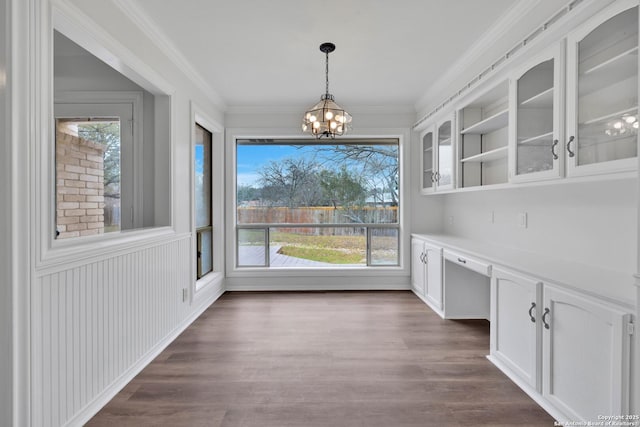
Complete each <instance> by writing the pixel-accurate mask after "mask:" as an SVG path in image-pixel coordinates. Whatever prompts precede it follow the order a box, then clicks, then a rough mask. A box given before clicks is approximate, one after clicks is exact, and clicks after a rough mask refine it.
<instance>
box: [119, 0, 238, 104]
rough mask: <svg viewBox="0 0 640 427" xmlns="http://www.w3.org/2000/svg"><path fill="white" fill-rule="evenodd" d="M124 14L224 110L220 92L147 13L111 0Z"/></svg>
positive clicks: (125, 0) (127, 2)
mask: <svg viewBox="0 0 640 427" xmlns="http://www.w3.org/2000/svg"><path fill="white" fill-rule="evenodd" d="M112 3H113V4H115V5H116V6H117V7H118V8H119V9H120V10H121V11H122V12H123V13H124V14H125V15H127V16H128V17H129V19H131V21H132V22H133V23H134V24H135V25H136V26H137V27H138V28H140V30H141V31H142V32H143V33H145V34H146V35H147V37H149V39H150V40H152V41H153V42H154V43H155V44H156V45H157V46H158V47H159V48H160V50H162V52H164V54H165V55H167V57H168V58H169V59H170V60H171V62H173V63H174V64H175V65H176V66H177V67H178V68H179V69H180V70H181V71H182V72H183V73H184V74H185V75H186V77H187V78H188V79H189V80H191V81H193V82H194V83H195V84H196V85H197V86H198V87H199V88H200V89H201V90H202V91H203V92H204V93H205V95H206V96H207V97H208V98H209V100H211V102H212V103H213V104H214V105H215V106H216V107H218V108H220V109H222V110H224V109H225V108H226V104H225V102H224V100H223V99H222V97H221V96H220V94H218V92H217V91H216V90H215V89H213V87H211V85H210V84H209V82H208V81H207V79H205V78H204V77H203V76H202V75H201V74H200V73H199V72H198V71H197V70H196V68H195V67H194V66H193V65H192V64H191V62H190V61H189V60H188V59H187V57H185V56H184V55H183V54H182V52H181V51H180V50H179V49H178V48H177V47H176V46H175V45H174V44H173V42H171V40H170V39H169V37H167V36H166V34H165V33H164V31H162V30H161V29H160V28H159V27H158V25H157V24H156V23H155V22H153V20H151V18H149V17H148V16H147V14H146V13H145V12H144V11H143V10H142V8H141V7H140V6H138V5H137V4H136V3H135V2H132V1H130V0H112Z"/></svg>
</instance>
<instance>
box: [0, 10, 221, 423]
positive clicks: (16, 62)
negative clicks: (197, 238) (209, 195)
mask: <svg viewBox="0 0 640 427" xmlns="http://www.w3.org/2000/svg"><path fill="white" fill-rule="evenodd" d="M0 1H2V2H3V3H1V4H2V5H4V4H5V1H6V0H0ZM77 3H78V5H79V7H81V8H82V10H81V9H78V8H76V7H75V6H73V2H68V1H54V0H12V3H11V4H12V6H13V7H15V8H16V10H17V12H16V13H17V15H19V20H18V19H16V20H14V21H12V22H19V24H20V25H17V26H16V34H17V35H18V37H14V38H13V40H12V42H13V45H12V51H13V52H14V53H15V57H13V58H12V59H13V63H12V67H13V69H14V70H15V76H16V78H15V79H12V80H11V81H10V84H11V91H12V93H15V94H16V96H15V98H14V99H12V104H11V111H12V112H13V113H15V114H14V115H13V116H12V117H11V118H12V122H13V126H12V127H11V128H10V129H11V132H12V138H11V141H10V144H3V145H2V147H1V148H0V150H1V151H0V162H5V161H7V160H5V159H6V158H7V157H11V167H10V168H5V167H2V168H0V169H1V170H0V174H2V176H1V177H2V178H3V179H2V180H1V181H2V182H1V183H0V195H2V196H4V195H5V193H7V192H10V194H8V196H10V198H12V200H13V201H15V204H14V206H12V210H13V212H18V213H19V215H18V216H17V217H16V216H15V215H14V217H12V218H11V227H10V228H11V229H12V230H19V232H18V231H16V233H13V234H11V235H10V238H9V239H6V240H7V241H5V239H0V241H2V243H0V245H2V246H0V250H1V251H2V252H1V255H7V256H6V257H5V256H0V258H2V260H1V261H0V262H9V263H10V264H11V267H12V269H8V268H7V269H5V268H4V264H3V265H2V267H3V268H2V271H1V273H0V274H2V275H3V276H2V281H1V282H0V286H2V287H1V288H0V316H11V315H13V317H12V322H13V323H11V322H5V320H6V319H5V317H1V318H0V321H1V326H0V356H1V357H2V363H0V392H2V398H1V400H0V405H1V406H0V425H20V426H23V425H24V426H27V425H32V426H39V425H82V424H83V423H84V422H85V421H86V420H87V419H88V418H89V417H90V416H91V415H92V414H93V413H95V411H97V410H98V409H99V408H100V407H101V406H102V405H103V404H105V403H106V402H107V401H108V400H109V399H110V398H111V397H112V396H113V395H114V394H115V393H116V392H117V391H118V390H119V388H121V387H122V386H124V385H125V384H126V383H127V382H128V381H129V380H130V379H131V378H132V377H133V376H134V375H135V374H136V373H137V372H138V371H139V370H140V369H142V368H143V367H144V366H145V364H146V363H148V362H149V361H150V360H151V359H152V358H153V357H154V356H155V355H156V354H157V353H158V352H159V351H161V350H162V348H163V347H164V346H165V345H167V344H168V343H169V342H170V341H171V340H172V339H173V338H174V337H175V336H176V335H177V334H179V333H180V331H181V330H183V328H185V327H186V326H188V324H190V322H191V321H193V319H194V318H195V317H196V316H198V315H199V313H201V312H202V310H204V309H205V308H206V307H207V306H208V305H209V304H211V302H212V301H214V300H215V299H216V298H217V297H218V296H219V295H220V294H221V293H222V292H223V291H224V287H223V285H224V284H223V282H222V278H221V277H219V278H218V280H216V281H211V282H210V283H208V284H207V285H206V286H204V287H203V288H202V289H201V290H200V291H199V292H198V293H197V294H195V295H187V298H186V300H185V299H183V291H184V290H185V289H186V290H187V291H189V290H192V289H193V287H194V284H193V283H192V282H193V277H194V276H193V268H194V262H193V259H192V255H191V254H192V247H193V244H194V243H193V239H192V234H191V232H192V215H191V194H192V191H191V180H192V178H191V176H192V154H191V144H192V135H191V129H192V123H191V122H192V114H191V102H192V101H194V102H196V103H197V104H198V106H199V108H200V110H201V111H202V114H206V116H207V117H209V118H211V120H210V121H212V122H216V124H217V125H218V126H219V129H221V128H222V114H221V112H220V109H219V106H218V105H215V104H214V103H212V102H211V101H210V99H209V97H208V96H207V95H206V94H205V92H206V91H205V90H202V88H200V87H198V86H197V85H196V84H194V83H193V79H191V78H189V77H188V76H187V75H186V74H185V72H184V71H183V70H182V69H181V68H180V67H179V66H178V65H176V64H174V63H173V62H172V61H171V60H170V59H169V58H168V57H167V56H166V55H164V54H163V53H162V50H161V49H159V48H158V47H156V46H155V45H154V43H153V41H152V40H150V39H149V37H147V36H146V35H145V34H143V33H142V32H141V31H140V27H139V26H138V25H136V24H134V23H133V22H131V21H129V20H128V19H127V18H126V17H125V16H124V15H123V14H122V13H120V12H119V11H118V10H117V9H115V8H114V6H113V4H112V3H111V2H102V1H93V0H82V1H78V2H77ZM52 12H53V13H55V14H56V19H59V20H60V22H62V23H63V24H64V26H65V28H67V29H68V28H71V29H72V32H74V35H78V34H81V35H82V37H84V38H85V40H84V42H85V43H86V45H91V46H99V48H100V49H99V50H100V53H101V54H102V55H106V57H108V58H110V60H111V61H112V62H110V65H112V66H113V67H115V68H117V69H118V70H119V71H122V72H125V71H126V72H127V73H133V74H135V75H134V76H133V77H132V76H131V75H130V74H127V76H128V77H129V78H130V79H131V80H133V81H134V82H135V84H136V85H138V86H140V87H143V88H144V89H145V90H147V91H148V92H149V93H151V94H153V95H160V96H159V98H160V99H161V100H162V102H160V104H158V103H156V105H155V107H156V108H155V109H156V111H158V109H159V108H158V106H159V105H160V107H161V108H162V107H167V108H166V109H167V111H169V114H168V117H169V119H166V118H165V119H164V122H163V127H162V134H163V136H166V137H167V138H170V139H171V144H172V145H171V148H170V149H169V150H166V151H167V152H166V154H161V155H158V153H154V154H155V155H156V164H158V162H160V164H161V167H159V168H158V169H156V170H154V171H152V173H153V176H154V178H156V179H157V178H159V179H161V180H162V181H161V182H162V186H163V191H164V193H163V197H164V200H162V201H160V202H159V201H158V200H157V199H156V200H155V204H156V205H157V204H158V203H160V204H161V205H162V204H163V203H170V204H171V208H170V209H168V211H169V212H167V213H166V214H164V213H163V217H162V219H161V221H160V222H161V223H166V224H169V225H170V227H164V228H159V229H155V230H140V231H133V232H128V233H123V234H122V235H118V236H115V237H110V236H105V239H103V240H100V241H94V240H90V239H89V240H85V241H82V242H80V241H78V242H70V243H68V246H62V247H61V246H60V245H58V246H57V247H56V245H52V244H51V241H50V235H49V234H48V233H47V230H48V229H47V224H49V223H50V222H51V220H50V218H51V217H52V215H53V212H52V211H51V212H50V211H49V206H50V203H51V202H50V199H51V195H50V194H49V192H50V191H49V187H50V185H49V182H50V181H49V179H48V176H49V175H48V171H49V170H50V169H51V167H52V165H51V164H50V161H51V156H50V153H52V152H53V151H52V148H53V141H52V140H51V131H50V130H51V124H52V115H53V110H52V106H53V87H52V85H51V82H52V72H53V62H52V53H53V52H51V50H50V49H51V48H52V47H53V18H52ZM85 12H86V13H85ZM1 16H3V17H4V16H6V15H4V14H2V15H1ZM57 22H58V21H57ZM0 65H2V64H0ZM85 65H86V66H87V67H89V68H90V67H91V64H85ZM94 65H95V64H94ZM102 75H104V73H102ZM112 77H113V76H112ZM105 80H108V83H106V84H105V88H111V89H112V88H113V84H119V83H118V81H117V80H118V78H117V77H115V78H112V79H109V78H107V79H105ZM82 83H90V82H88V81H84V82H82ZM95 83H96V82H95V81H94V82H92V83H91V89H92V90H95V89H96V86H95ZM120 83H121V82H120ZM82 89H84V88H82ZM163 94H164V95H163ZM157 98H158V96H157ZM161 108H160V109H161ZM1 112H2V111H1V110H0V113H1ZM0 117H2V118H1V119H0V120H4V119H5V117H4V115H2V114H0ZM2 129H5V127H4V126H2ZM3 139H4V138H3ZM218 140H220V136H219V135H218ZM216 149H217V152H216V153H215V154H216V155H217V156H218V157H219V158H222V155H223V151H224V150H223V146H222V144H219V145H218V146H217V147H216ZM7 153H10V154H11V156H5V155H4V154H7ZM5 174H10V176H11V179H7V180H5V179H4V178H6V176H5ZM9 185H10V186H11V187H10V188H9V187H8V186H9ZM221 192H222V191H221V190H219V193H221ZM219 202H221V201H219ZM7 213H8V212H6V211H5V210H3V211H2V214H1V215H2V216H0V227H1V228H0V231H7V230H6V228H8V226H9V224H7V222H6V221H7V218H6V215H7ZM156 223H158V221H157V220H156ZM107 237H108V238H107ZM218 250H221V248H219V249H218ZM8 251H10V252H9V253H7V252H8ZM8 255H11V256H10V257H9V256H8ZM14 267H15V268H14ZM5 274H7V275H8V274H11V277H10V278H9V280H7V281H5V280H4V279H5V277H4V275H5ZM5 283H6V284H7V285H8V286H9V288H11V289H13V290H14V295H13V300H12V301H11V300H8V299H7V298H4V297H5V296H7V295H8V293H7V289H6V287H5ZM7 325H11V326H9V327H12V330H11V334H12V336H11V337H7V330H6V329H5V327H6V326H7ZM134 336H135V337H136V339H132V337H134ZM7 341H9V342H7ZM5 352H8V353H13V354H14V355H15V356H14V357H13V360H9V359H7V357H6V354H8V353H5ZM5 359H7V360H5ZM5 362H6V363H5ZM7 375H10V376H13V377H14V380H13V382H12V381H11V380H9V379H7ZM7 390H8V391H9V392H10V396H11V398H8V397H7V395H6V393H5V392H6V391H7ZM11 399H13V402H12V401H11ZM12 403H13V407H14V408H15V410H14V412H13V414H12V413H11V410H7V405H12Z"/></svg>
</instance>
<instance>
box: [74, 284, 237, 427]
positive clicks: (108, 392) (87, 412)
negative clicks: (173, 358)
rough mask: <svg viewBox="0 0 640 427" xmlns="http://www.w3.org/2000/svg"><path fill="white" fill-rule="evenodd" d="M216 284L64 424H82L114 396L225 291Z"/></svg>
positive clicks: (221, 285) (222, 286)
mask: <svg viewBox="0 0 640 427" xmlns="http://www.w3.org/2000/svg"><path fill="white" fill-rule="evenodd" d="M216 285H217V289H215V291H213V292H212V294H211V296H210V297H209V298H207V299H202V301H201V302H200V303H199V304H198V306H197V307H196V308H195V309H194V311H193V312H192V313H191V314H190V315H189V316H188V317H187V318H185V319H184V320H183V321H182V322H181V323H180V324H178V325H177V326H176V328H174V329H173V331H171V332H170V333H169V334H168V335H167V336H166V337H165V338H164V339H162V340H161V341H159V342H158V343H157V344H156V345H155V346H153V347H152V348H151V349H150V350H149V351H148V352H147V353H146V354H145V355H144V356H142V357H141V358H140V359H139V360H138V361H137V362H136V363H135V364H134V365H132V366H131V367H130V368H129V369H127V370H126V371H125V372H124V373H123V374H122V375H120V376H119V377H118V378H117V379H116V380H115V381H114V382H112V383H111V384H110V385H109V386H107V387H106V388H105V389H104V390H103V391H102V393H100V394H98V395H97V396H96V397H95V398H94V399H93V400H92V401H91V402H89V403H88V404H87V405H86V406H85V407H84V408H83V409H82V410H80V411H79V412H78V413H77V414H76V415H75V416H73V417H72V418H71V419H70V420H69V421H68V422H67V423H66V424H65V426H69V427H71V426H74V427H75V426H83V425H84V424H85V423H86V422H87V421H89V420H90V419H91V418H92V417H93V416H94V415H95V414H97V413H98V411H100V409H102V408H103V407H104V406H105V405H106V404H107V403H109V401H110V400H111V399H113V398H114V397H115V395H116V394H118V392H119V391H120V390H122V389H123V388H124V387H125V386H126V385H127V384H128V383H129V382H130V381H131V380H132V379H133V378H134V377H135V376H136V375H138V374H139V373H140V372H141V371H142V370H143V369H144V368H145V367H146V366H147V365H148V364H149V363H151V362H152V361H153V359H155V358H156V357H158V355H159V354H160V353H162V351H163V350H164V349H165V348H167V346H168V345H169V344H171V343H172V342H173V341H174V340H175V339H176V338H177V337H178V336H179V335H180V334H181V333H182V332H184V330H185V329H187V328H188V327H189V325H191V324H192V323H193V322H194V321H195V320H196V319H197V318H198V317H200V315H201V314H202V313H203V312H204V311H205V310H206V309H207V308H209V306H210V305H211V304H213V303H214V302H215V301H216V300H217V299H218V298H220V296H222V294H224V292H225V287H224V283H223V282H222V281H221V282H219V283H218V284H216Z"/></svg>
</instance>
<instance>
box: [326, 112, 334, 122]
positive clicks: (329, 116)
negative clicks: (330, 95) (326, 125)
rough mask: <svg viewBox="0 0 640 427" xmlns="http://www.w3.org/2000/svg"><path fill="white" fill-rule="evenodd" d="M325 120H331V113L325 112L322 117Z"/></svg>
mask: <svg viewBox="0 0 640 427" xmlns="http://www.w3.org/2000/svg"><path fill="white" fill-rule="evenodd" d="M324 117H325V118H326V119H327V120H331V119H333V113H332V112H331V111H327V112H326V113H325V115H324Z"/></svg>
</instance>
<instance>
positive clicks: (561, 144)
mask: <svg viewBox="0 0 640 427" xmlns="http://www.w3.org/2000/svg"><path fill="white" fill-rule="evenodd" d="M501 77H502V78H501ZM451 108H452V110H454V111H453V113H450V114H452V115H455V118H456V120H453V119H451V124H452V125H456V127H455V131H454V132H453V133H452V134H451V138H450V139H449V133H448V132H447V130H448V127H447V126H448V125H449V123H448V120H447V121H446V122H447V123H446V124H445V126H444V128H443V129H441V126H442V125H443V124H444V122H431V123H426V128H425V129H429V130H427V131H423V132H424V133H422V138H423V141H422V143H423V147H425V146H428V145H429V144H431V147H432V150H433V153H432V154H426V151H425V152H424V153H425V154H423V162H424V167H423V179H422V184H423V185H422V189H423V193H430V192H433V191H438V190H441V191H445V190H449V191H450V190H455V189H461V188H482V187H487V186H496V185H505V184H510V183H514V184H515V183H521V182H532V181H543V180H549V179H558V178H565V177H567V178H573V177H580V176H586V175H600V174H612V173H620V172H629V171H634V170H636V169H637V155H638V126H639V124H640V121H639V117H638V0H619V1H616V2H613V3H612V4H611V5H610V6H608V7H606V8H604V9H602V10H601V11H600V12H598V13H597V14H596V15H594V16H592V17H591V18H590V19H588V20H587V21H585V22H583V23H581V24H580V25H578V26H577V27H576V28H574V29H572V30H571V31H570V32H568V33H567V34H566V35H565V36H564V37H562V38H561V39H559V40H557V41H556V42H555V43H552V44H550V45H549V47H547V48H544V49H543V50H541V51H539V52H536V53H535V55H534V56H533V57H531V58H530V57H527V60H526V61H525V60H522V61H520V63H519V65H518V66H517V67H512V69H508V70H506V71H505V72H503V73H501V74H498V75H496V78H495V79H488V80H487V82H486V83H484V84H482V85H479V86H478V88H477V89H476V90H473V91H470V92H469V93H468V95H465V96H464V97H463V98H461V100H460V101H459V102H458V103H457V104H452V107H451ZM443 114H447V113H439V114H438V115H437V116H436V117H442V116H443ZM439 133H440V135H442V136H446V137H445V138H441V137H440V136H439ZM427 141H429V142H427ZM449 142H451V143H452V145H451V146H449ZM438 144H442V146H441V147H440V148H438ZM451 155H454V156H455V163H454V164H449V163H448V159H449V158H451V157H450V156H451ZM438 156H441V158H438ZM429 161H431V163H432V166H431V167H429V166H428V165H427V164H426V163H428V162H429ZM429 169H430V170H429ZM449 174H451V176H452V179H449ZM427 178H431V182H429V179H427Z"/></svg>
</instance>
